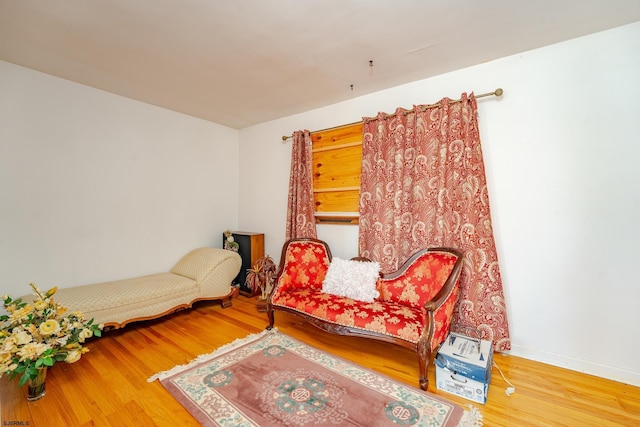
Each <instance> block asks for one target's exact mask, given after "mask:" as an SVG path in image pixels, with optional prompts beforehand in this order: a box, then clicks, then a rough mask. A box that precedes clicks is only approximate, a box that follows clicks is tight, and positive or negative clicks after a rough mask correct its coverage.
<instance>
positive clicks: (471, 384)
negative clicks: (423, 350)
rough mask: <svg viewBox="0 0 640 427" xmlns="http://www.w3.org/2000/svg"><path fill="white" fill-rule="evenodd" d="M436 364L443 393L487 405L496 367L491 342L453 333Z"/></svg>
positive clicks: (446, 341) (441, 348)
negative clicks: (492, 373) (492, 375)
mask: <svg viewBox="0 0 640 427" xmlns="http://www.w3.org/2000/svg"><path fill="white" fill-rule="evenodd" d="M435 364H436V386H437V388H438V389H439V390H443V391H446V392H448V393H452V394H455V395H458V396H461V397H464V398H466V399H469V400H472V401H474V402H477V403H482V404H484V403H486V401H487V392H488V390H489V383H490V381H491V368H492V365H493V345H492V343H491V342H490V341H484V340H476V339H473V338H469V337H466V336H464V335H461V334H455V333H451V334H449V336H448V337H447V339H446V340H445V341H444V342H443V343H442V345H441V346H440V349H439V350H438V353H437V355H436V359H435Z"/></svg>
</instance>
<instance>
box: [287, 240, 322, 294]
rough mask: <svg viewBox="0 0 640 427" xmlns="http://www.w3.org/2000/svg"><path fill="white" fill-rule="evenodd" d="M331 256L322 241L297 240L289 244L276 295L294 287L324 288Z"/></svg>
mask: <svg viewBox="0 0 640 427" xmlns="http://www.w3.org/2000/svg"><path fill="white" fill-rule="evenodd" d="M330 263H331V257H330V256H329V253H328V252H327V249H326V248H325V246H324V245H323V244H322V243H319V242H313V241H297V242H292V243H290V244H289V245H288V246H287V249H286V253H285V254H284V264H283V265H282V268H281V269H282V272H281V273H280V276H279V278H278V289H277V290H276V295H279V294H282V293H283V292H284V293H286V292H289V291H290V290H292V289H296V288H302V289H315V290H318V291H320V290H321V289H322V281H323V280H324V276H325V275H326V274H327V270H328V269H329V264H330Z"/></svg>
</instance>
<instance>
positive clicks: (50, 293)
mask: <svg viewBox="0 0 640 427" xmlns="http://www.w3.org/2000/svg"><path fill="white" fill-rule="evenodd" d="M56 292H58V287H57V286H54V287H53V288H51V289H49V290H48V291H47V293H46V294H45V295H44V297H45V298H50V297H51V295H53V294H55V293H56Z"/></svg>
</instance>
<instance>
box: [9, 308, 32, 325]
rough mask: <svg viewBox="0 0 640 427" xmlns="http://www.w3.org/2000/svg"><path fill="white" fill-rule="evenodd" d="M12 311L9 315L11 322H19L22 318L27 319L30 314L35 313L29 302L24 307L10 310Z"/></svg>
mask: <svg viewBox="0 0 640 427" xmlns="http://www.w3.org/2000/svg"><path fill="white" fill-rule="evenodd" d="M7 311H9V310H8V309H7ZM10 313H11V314H10V315H9V323H18V322H20V321H21V320H22V319H26V317H27V316H28V315H30V314H31V313H33V307H32V306H30V305H28V304H27V305H25V306H24V307H22V308H19V309H16V310H12V311H10Z"/></svg>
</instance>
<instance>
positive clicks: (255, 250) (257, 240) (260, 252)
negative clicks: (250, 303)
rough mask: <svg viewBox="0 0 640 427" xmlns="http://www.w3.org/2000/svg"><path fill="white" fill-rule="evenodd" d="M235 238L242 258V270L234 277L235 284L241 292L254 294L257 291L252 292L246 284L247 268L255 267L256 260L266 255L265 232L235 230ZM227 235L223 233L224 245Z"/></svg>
mask: <svg viewBox="0 0 640 427" xmlns="http://www.w3.org/2000/svg"><path fill="white" fill-rule="evenodd" d="M231 235H232V236H233V240H234V241H235V242H236V243H238V254H239V255H240V258H242V267H240V272H239V273H238V275H237V276H236V278H235V279H233V282H232V283H233V285H234V286H236V287H238V288H239V289H240V294H242V295H244V296H254V295H257V294H258V293H259V292H260V290H258V291H257V292H251V289H250V288H249V287H248V286H247V285H246V282H247V270H248V269H250V268H252V267H253V264H255V262H256V261H257V260H258V259H260V258H262V257H263V256H264V234H262V233H251V232H245V231H233V232H232V234H231ZM225 240H226V237H225V235H224V233H222V247H224V242H225Z"/></svg>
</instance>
